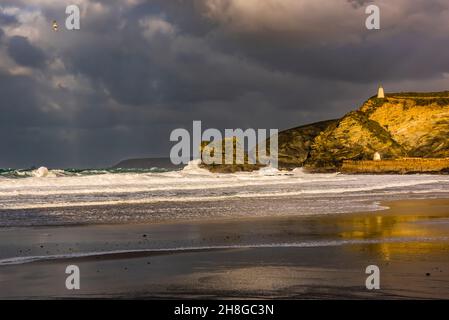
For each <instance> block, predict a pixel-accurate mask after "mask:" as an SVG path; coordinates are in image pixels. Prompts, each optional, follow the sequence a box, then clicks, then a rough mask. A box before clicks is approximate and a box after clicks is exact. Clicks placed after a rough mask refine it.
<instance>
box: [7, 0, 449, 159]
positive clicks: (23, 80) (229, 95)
mask: <svg viewBox="0 0 449 320" xmlns="http://www.w3.org/2000/svg"><path fill="white" fill-rule="evenodd" d="M78 2H79V4H80V7H81V12H82V17H81V19H82V20H81V30H79V31H73V32H72V31H67V30H65V29H64V27H63V24H64V19H65V13H64V11H65V5H66V4H71V3H69V1H67V3H66V2H64V1H58V2H49V1H41V2H40V1H39V0H35V2H34V3H35V5H34V6H29V5H28V3H27V1H22V0H17V1H10V0H8V1H7V2H5V5H4V7H3V9H4V8H6V6H10V8H12V9H10V10H9V11H8V12H9V13H11V14H9V13H8V15H6V14H4V13H2V12H4V11H2V10H0V26H2V28H3V30H4V31H5V32H3V33H2V31H1V30H2V29H1V28H0V96H1V97H2V100H1V101H0V108H1V111H2V114H3V115H5V116H2V118H1V119H0V134H2V136H3V137H5V138H4V140H5V142H4V144H5V145H7V146H8V148H7V149H6V150H8V152H6V153H5V152H4V153H3V154H2V155H1V157H0V167H1V166H29V165H48V166H71V167H74V166H105V165H110V164H113V163H114V162H116V161H118V160H121V159H123V158H127V157H139V156H149V155H155V156H160V155H166V154H168V150H169V147H170V146H171V144H170V142H169V134H170V132H171V130H173V129H175V128H178V127H185V128H187V129H190V128H191V125H192V120H202V121H203V125H204V127H217V128H235V127H243V128H245V127H255V128H263V127H266V128H280V129H283V128H287V127H293V126H297V125H300V124H304V123H307V122H311V121H319V120H324V119H328V118H335V117H338V116H341V115H343V114H344V113H345V112H347V111H349V110H352V109H354V108H356V107H358V106H359V105H360V104H361V103H362V102H363V100H364V99H366V98H368V97H369V96H371V95H372V94H373V93H374V91H375V90H376V87H377V85H378V84H379V82H383V83H385V84H388V86H387V90H388V89H391V90H407V89H420V88H423V87H425V88H430V89H434V90H440V89H445V88H444V84H445V83H447V82H444V79H445V78H444V77H445V74H449V60H448V59H447V56H448V55H449V41H448V40H449V33H448V32H447V31H448V25H449V23H448V22H447V19H446V17H445V15H444V12H445V11H447V9H448V7H449V4H447V2H445V1H440V0H436V1H432V3H431V2H429V1H421V0H419V1H415V2H413V3H411V2H410V1H406V0H397V1H395V2H394V3H393V2H387V1H376V2H375V4H379V5H380V7H381V9H382V11H381V27H382V29H381V30H380V31H368V30H366V29H365V27H364V22H365V19H366V14H365V13H364V8H365V6H367V5H368V4H370V3H374V2H373V1H365V0H335V1H332V2H331V1H326V2H324V1H323V2H320V5H319V6H317V2H316V1H312V0H307V1H306V0H283V1H282V6H281V5H279V2H277V1H276V0H265V1H257V0H213V1H212V0H186V1H166V0H155V1H139V0H127V1H125V0H110V1H109V0H108V1H107V0H79V1H78ZM15 8H18V10H17V9H15ZM36 8H37V9H38V11H36ZM273 8H276V10H274V9H273ZM33 10H35V11H33ZM53 19H56V20H57V21H58V22H60V25H61V28H60V31H58V32H57V33H55V32H53V31H52V30H51V28H50V26H51V21H52V20H53ZM19 21H20V22H19ZM7 57H9V59H8V58H7ZM9 60H12V61H13V62H11V61H9ZM12 63H15V65H13V64H12ZM395 84H397V85H396V87H394V85H395ZM400 84H402V85H404V87H402V86H400ZM435 84H436V85H439V86H440V87H435ZM405 85H406V87H405ZM390 86H391V87H390ZM426 86H427V87H426Z"/></svg>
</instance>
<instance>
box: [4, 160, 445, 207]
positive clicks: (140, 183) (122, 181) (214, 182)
mask: <svg viewBox="0 0 449 320" xmlns="http://www.w3.org/2000/svg"><path fill="white" fill-rule="evenodd" d="M101 173H102V174H89V175H76V174H75V175H67V174H65V173H64V171H61V170H59V171H58V170H50V171H49V173H48V175H47V176H46V177H45V178H38V177H33V176H29V177H28V178H19V179H17V178H16V179H7V178H5V177H3V178H2V179H1V180H0V209H32V208H55V207H71V206H100V205H115V204H141V203H155V202H163V201H166V202H183V201H185V202H194V201H218V200H227V199H247V198H254V199H256V198H267V197H286V198H287V197H302V196H317V197H320V196H323V195H327V196H332V195H342V196H346V197H347V196H351V195H355V194H361V193H365V198H366V199H367V200H369V199H370V197H369V194H367V193H370V192H371V193H373V194H374V193H375V192H376V193H379V192H383V193H384V194H387V195H392V194H398V195H399V194H407V193H414V194H420V195H429V194H432V193H434V194H439V195H442V194H444V193H447V194H449V192H448V191H447V190H449V176H437V175H407V176H399V175H363V176H354V175H343V174H335V173H331V174H307V173H304V172H303V171H302V169H295V170H293V171H292V172H289V173H287V174H286V172H283V171H278V170H277V169H274V168H265V169H264V170H262V171H260V172H251V173H248V172H242V173H235V174H214V173H210V172H209V171H207V170H205V169H202V168H200V167H199V162H198V161H191V162H190V163H189V164H188V165H187V166H186V167H185V168H184V169H183V170H181V171H172V172H159V173H152V172H144V173H120V174H115V173H114V174H113V173H107V172H101Z"/></svg>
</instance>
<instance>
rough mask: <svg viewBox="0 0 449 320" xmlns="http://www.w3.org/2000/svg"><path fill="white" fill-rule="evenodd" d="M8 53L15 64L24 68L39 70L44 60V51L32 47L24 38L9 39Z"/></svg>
mask: <svg viewBox="0 0 449 320" xmlns="http://www.w3.org/2000/svg"><path fill="white" fill-rule="evenodd" d="M8 53H9V55H10V56H11V58H13V59H14V61H16V63H17V64H19V65H22V66H25V67H33V68H41V67H43V66H44V64H45V60H46V56H45V53H44V51H42V50H41V49H40V48H38V47H35V46H33V45H32V44H31V43H30V42H29V41H28V39H27V38H26V37H22V36H14V37H12V38H10V39H9V41H8Z"/></svg>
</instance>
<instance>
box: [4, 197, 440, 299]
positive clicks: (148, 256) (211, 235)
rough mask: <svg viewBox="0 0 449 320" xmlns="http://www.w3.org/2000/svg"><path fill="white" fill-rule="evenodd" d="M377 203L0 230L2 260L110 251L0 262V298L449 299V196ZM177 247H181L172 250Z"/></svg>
mask: <svg viewBox="0 0 449 320" xmlns="http://www.w3.org/2000/svg"><path fill="white" fill-rule="evenodd" d="M382 204H383V205H388V206H389V207H390V208H389V209H386V210H382V211H376V212H359V213H348V214H332V215H324V216H296V217H292V216H289V217H286V216H283V217H263V218H261V217H258V218H248V219H234V220H233V219H231V218H230V219H224V220H214V219H211V220H208V221H201V222H198V221H188V222H182V221H178V222H170V223H155V224H121V225H89V226H76V227H75V226H65V227H63V228H61V227H31V228H25V229H20V230H15V229H2V230H1V232H0V237H1V239H0V240H1V241H0V244H1V246H2V252H3V254H2V257H1V258H2V259H5V258H8V257H14V256H16V257H17V256H18V255H17V253H18V252H19V251H21V252H22V255H23V256H39V255H42V254H44V255H45V254H47V255H53V254H67V253H72V254H75V255H76V254H78V253H82V252H86V251H89V252H95V251H112V253H110V254H107V255H97V256H91V257H73V258H70V259H54V260H45V261H37V262H32V263H24V264H14V265H0V297H1V298H13V297H26V298H32V299H42V298H54V297H58V298H91V297H95V298H109V297H118V298H125V299H126V298H148V299H157V298H158V297H159V298H160V297H170V298H206V297H207V298H211V297H212V298H291V299H309V298H312V299H317V298H318V299H320V298H326V299H328V298H329V299H333V298H349V299H352V298H354V299H360V298H374V299H376V298H394V299H404V298H405V299H407V298H449V290H448V289H449V199H434V200H399V201H385V202H383V203H382ZM17 231H20V236H19V235H18V234H17ZM12 239H14V240H15V242H14V243H12V242H11V241H12ZM295 243H296V244H298V245H297V246H294V245H291V244H295ZM282 244H286V245H282ZM289 245H291V246H289ZM41 246H42V248H41ZM232 246H234V247H232ZM176 247H182V248H183V249H182V250H179V251H175V252H174V251H173V250H171V251H170V250H169V249H170V248H176ZM206 247H208V248H206ZM167 248H168V249H167ZM189 248H190V250H189ZM195 248H197V250H192V249H195ZM201 248H202V249H201ZM26 249H29V250H30V251H26ZM120 250H122V251H123V252H120V253H114V252H113V251H120ZM129 250H137V251H135V252H126V251H129ZM144 250H148V252H144ZM157 250H163V251H161V252H156V251H157ZM46 252H48V253H46ZM68 264H76V265H78V266H79V267H80V269H81V274H82V288H81V290H80V291H78V292H76V291H67V290H66V289H65V288H64V281H65V277H66V275H65V272H64V270H65V267H66V266H67V265H68ZM369 264H376V265H378V266H379V267H380V269H381V270H382V285H381V290H379V291H375V292H371V291H367V290H366V289H365V288H364V279H365V273H364V268H365V267H366V266H367V265H369ZM427 274H429V275H427Z"/></svg>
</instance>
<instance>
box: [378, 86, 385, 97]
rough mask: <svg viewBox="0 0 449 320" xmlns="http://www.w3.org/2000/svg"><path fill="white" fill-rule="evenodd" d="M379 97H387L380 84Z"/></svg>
mask: <svg viewBox="0 0 449 320" xmlns="http://www.w3.org/2000/svg"><path fill="white" fill-rule="evenodd" d="M377 98H379V99H383V98H385V92H384V88H383V87H382V86H379V90H377Z"/></svg>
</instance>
